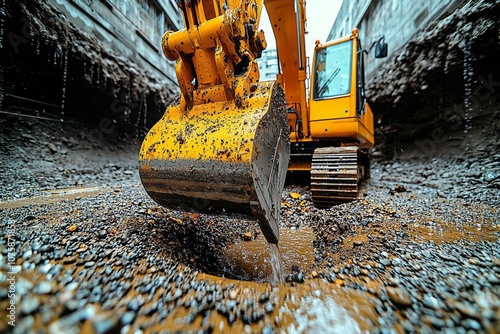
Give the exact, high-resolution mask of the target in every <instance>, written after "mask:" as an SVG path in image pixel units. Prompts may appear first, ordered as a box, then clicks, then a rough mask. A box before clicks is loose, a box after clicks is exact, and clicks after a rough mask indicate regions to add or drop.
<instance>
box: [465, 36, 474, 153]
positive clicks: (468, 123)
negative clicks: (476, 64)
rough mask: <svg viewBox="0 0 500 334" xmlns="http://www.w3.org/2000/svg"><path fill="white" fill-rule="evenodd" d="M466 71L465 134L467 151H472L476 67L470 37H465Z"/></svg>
mask: <svg viewBox="0 0 500 334" xmlns="http://www.w3.org/2000/svg"><path fill="white" fill-rule="evenodd" d="M463 52H464V69H463V70H464V71H463V76H464V90H465V99H464V109H465V114H464V120H465V127H464V134H465V135H466V136H467V137H466V145H467V146H466V150H467V152H470V150H471V148H470V145H469V142H470V139H471V137H472V135H471V134H470V131H471V130H472V115H471V114H472V111H473V107H472V80H473V79H472V78H473V76H474V69H473V67H472V52H471V45H470V42H469V38H466V39H465V46H464V50H463Z"/></svg>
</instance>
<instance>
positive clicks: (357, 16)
mask: <svg viewBox="0 0 500 334" xmlns="http://www.w3.org/2000/svg"><path fill="white" fill-rule="evenodd" d="M463 2H464V0H444V1H443V0H418V1H412V0H357V1H348V0H346V1H344V2H343V3H342V6H341V8H340V11H339V13H338V15H337V18H336V20H335V22H334V24H333V26H332V28H331V30H330V34H329V35H328V40H332V39H335V38H339V37H342V36H345V35H348V34H350V33H351V31H352V29H353V28H355V27H357V28H358V29H359V33H360V38H361V42H362V43H363V44H362V45H363V47H364V48H365V49H369V48H370V46H371V45H372V44H373V43H374V42H376V41H378V40H379V39H380V38H381V37H382V36H385V41H386V43H388V45H389V54H388V57H387V58H385V59H375V58H374V56H373V52H370V54H369V55H368V57H367V58H366V75H367V77H370V75H371V73H372V72H373V71H374V70H375V68H376V67H378V66H379V65H380V64H381V63H383V62H385V61H387V59H390V56H391V55H393V54H394V53H397V52H398V50H399V49H400V48H402V47H403V46H404V45H405V44H406V43H407V42H408V41H409V40H410V39H411V38H412V37H413V36H414V35H415V34H416V33H417V32H418V31H419V30H421V29H422V28H424V27H425V26H426V25H427V24H429V23H430V22H431V21H433V20H435V19H436V18H438V17H439V16H442V15H444V14H447V13H450V12H451V11H452V10H453V9H454V8H456V7H457V6H458V5H460V4H462V3H463Z"/></svg>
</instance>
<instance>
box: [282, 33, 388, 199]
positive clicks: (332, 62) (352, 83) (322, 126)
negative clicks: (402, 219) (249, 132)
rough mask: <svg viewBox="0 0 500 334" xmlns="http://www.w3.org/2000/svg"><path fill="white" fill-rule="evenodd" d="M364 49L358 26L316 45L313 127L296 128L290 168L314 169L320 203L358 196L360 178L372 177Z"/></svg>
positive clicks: (311, 98) (313, 183)
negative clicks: (306, 133) (302, 131)
mask: <svg viewBox="0 0 500 334" xmlns="http://www.w3.org/2000/svg"><path fill="white" fill-rule="evenodd" d="M384 47H385V52H387V45H386V44H385V45H384V44H382V43H380V46H379V48H381V49H382V52H380V53H381V54H383V51H384V50H383V48H384ZM364 54H365V51H364V50H363V49H362V48H361V44H360V41H359V36H358V30H357V29H354V30H353V31H352V34H351V35H350V36H346V37H343V38H340V39H336V40H333V41H330V42H327V43H324V44H319V43H317V44H316V47H315V49H314V55H313V62H312V64H313V69H312V71H311V78H310V79H311V82H310V87H311V91H310V96H309V115H308V117H309V124H308V125H309V127H308V128H309V131H310V132H309V136H304V135H301V134H300V133H297V132H295V133H294V132H292V135H291V139H292V158H291V162H290V166H289V170H292V171H293V170H299V171H310V176H311V193H312V199H313V202H314V204H315V205H316V206H318V207H329V206H332V205H335V204H340V203H345V202H349V201H352V200H354V199H356V198H357V195H358V185H359V183H360V182H361V180H362V179H365V178H367V177H368V176H369V152H368V150H369V148H370V147H372V146H373V144H374V122H373V113H372V110H371V108H370V106H369V105H368V103H367V99H366V96H365V91H364V85H365V78H364ZM289 122H290V119H289Z"/></svg>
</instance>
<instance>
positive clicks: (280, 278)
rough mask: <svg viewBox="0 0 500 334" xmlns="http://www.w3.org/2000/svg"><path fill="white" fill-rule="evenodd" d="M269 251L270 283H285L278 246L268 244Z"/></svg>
mask: <svg viewBox="0 0 500 334" xmlns="http://www.w3.org/2000/svg"><path fill="white" fill-rule="evenodd" d="M269 247H270V249H271V251H270V255H271V268H272V275H273V276H272V283H283V282H285V268H284V265H283V257H282V256H281V252H280V249H279V247H278V244H273V243H270V244H269Z"/></svg>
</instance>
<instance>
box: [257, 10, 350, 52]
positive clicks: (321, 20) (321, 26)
mask: <svg viewBox="0 0 500 334" xmlns="http://www.w3.org/2000/svg"><path fill="white" fill-rule="evenodd" d="M342 2H343V0H329V1H321V0H308V1H306V16H307V22H306V31H308V32H309V33H308V34H307V35H306V54H307V56H309V57H310V56H312V51H313V49H314V42H315V41H316V40H318V39H319V40H320V41H321V42H326V39H327V37H328V34H329V33H330V29H331V28H332V25H333V22H334V21H335V18H336V17H337V14H338V12H339V10H340V6H342ZM259 28H260V29H262V30H264V34H265V36H266V41H267V49H275V48H276V43H275V41H274V36H273V31H272V29H271V24H270V23H269V18H268V17H267V13H266V12H265V10H263V11H262V17H261V19H260V24H259Z"/></svg>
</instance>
